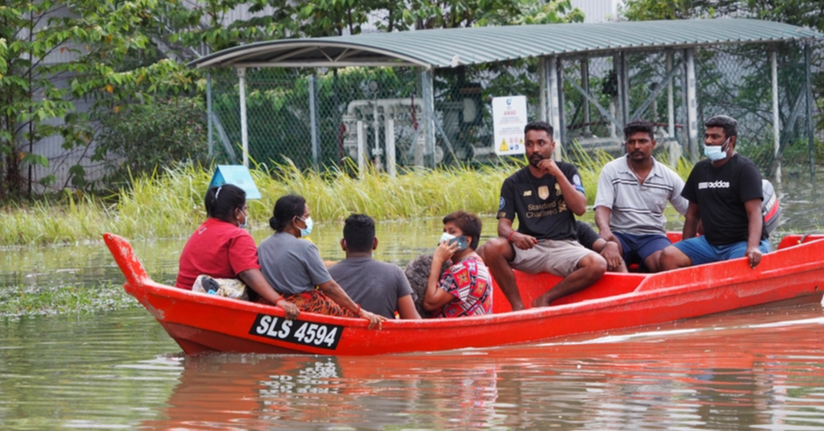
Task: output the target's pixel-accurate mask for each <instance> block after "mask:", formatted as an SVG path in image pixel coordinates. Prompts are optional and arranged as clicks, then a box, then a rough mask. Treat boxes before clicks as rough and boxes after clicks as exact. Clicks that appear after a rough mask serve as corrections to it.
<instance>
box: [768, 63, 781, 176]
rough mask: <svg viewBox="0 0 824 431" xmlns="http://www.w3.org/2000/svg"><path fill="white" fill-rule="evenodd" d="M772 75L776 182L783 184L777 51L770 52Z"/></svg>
mask: <svg viewBox="0 0 824 431" xmlns="http://www.w3.org/2000/svg"><path fill="white" fill-rule="evenodd" d="M770 75H771V76H772V111H773V145H774V148H773V161H774V162H775V180H776V181H777V182H779V183H780V182H781V162H780V161H779V160H778V151H779V149H780V148H781V127H780V125H779V121H780V118H779V111H778V57H777V55H776V50H775V49H773V50H770Z"/></svg>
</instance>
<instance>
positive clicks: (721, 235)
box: [681, 154, 769, 245]
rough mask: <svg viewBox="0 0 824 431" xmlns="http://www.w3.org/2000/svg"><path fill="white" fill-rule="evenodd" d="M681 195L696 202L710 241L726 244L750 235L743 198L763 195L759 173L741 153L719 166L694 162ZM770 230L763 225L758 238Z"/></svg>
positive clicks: (765, 237)
mask: <svg viewBox="0 0 824 431" xmlns="http://www.w3.org/2000/svg"><path fill="white" fill-rule="evenodd" d="M681 196H683V197H685V198H687V200H689V201H690V202H694V203H697V204H698V208H699V211H700V212H701V221H702V223H703V224H704V236H706V238H707V242H709V243H710V244H712V245H726V244H732V243H734V242H739V241H747V240H748V239H749V225H750V222H749V218H747V210H746V208H745V207H744V202H746V201H748V200H751V199H763V189H762V186H761V173H760V172H758V168H757V167H756V166H755V164H754V163H753V162H751V161H750V160H749V159H747V158H746V157H744V156H742V155H740V154H733V156H732V158H730V160H728V161H727V163H724V165H723V166H721V167H720V168H716V167H715V166H713V165H712V162H711V161H710V160H708V159H705V160H701V161H700V162H698V163H696V164H695V167H694V168H693V169H692V172H690V176H689V178H687V183H686V184H685V185H684V190H683V191H682V192H681ZM768 236H769V234H768V233H767V230H766V229H764V228H763V227H762V229H761V239H767V237H768Z"/></svg>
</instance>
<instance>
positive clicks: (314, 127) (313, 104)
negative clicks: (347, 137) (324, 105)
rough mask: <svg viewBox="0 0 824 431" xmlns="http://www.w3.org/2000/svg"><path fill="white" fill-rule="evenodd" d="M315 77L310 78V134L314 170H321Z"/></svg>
mask: <svg viewBox="0 0 824 431" xmlns="http://www.w3.org/2000/svg"><path fill="white" fill-rule="evenodd" d="M316 79H317V78H316V77H315V75H312V76H310V77H309V133H310V139H311V141H312V168H313V169H314V170H315V172H318V170H319V166H320V164H319V159H320V144H319V143H318V108H317V100H316V99H317V92H316V90H315V80H316Z"/></svg>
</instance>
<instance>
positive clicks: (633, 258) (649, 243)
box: [612, 232, 672, 266]
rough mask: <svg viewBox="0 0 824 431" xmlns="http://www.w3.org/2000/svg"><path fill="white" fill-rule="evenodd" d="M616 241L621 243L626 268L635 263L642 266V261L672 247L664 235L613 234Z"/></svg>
mask: <svg viewBox="0 0 824 431" xmlns="http://www.w3.org/2000/svg"><path fill="white" fill-rule="evenodd" d="M612 234H613V235H615V237H616V238H618V241H620V242H621V250H623V251H624V256H623V257H624V262H626V264H627V266H630V265H632V264H634V263H637V264H639V265H641V266H643V264H644V261H645V260H646V259H647V258H648V257H650V255H652V254H653V253H655V252H656V251H660V250H663V249H665V248H666V247H667V246H668V245H672V243H671V242H670V240H669V238H667V236H666V235H661V234H657V233H654V234H648V235H633V234H630V233H618V232H613V233H612Z"/></svg>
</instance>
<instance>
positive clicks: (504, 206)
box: [498, 162, 584, 240]
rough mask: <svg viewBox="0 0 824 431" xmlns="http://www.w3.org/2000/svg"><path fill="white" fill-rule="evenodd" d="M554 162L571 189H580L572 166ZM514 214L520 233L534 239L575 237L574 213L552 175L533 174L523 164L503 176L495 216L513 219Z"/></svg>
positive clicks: (578, 178)
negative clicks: (508, 174) (517, 169)
mask: <svg viewBox="0 0 824 431" xmlns="http://www.w3.org/2000/svg"><path fill="white" fill-rule="evenodd" d="M555 163H556V164H557V165H558V168H559V169H561V172H563V173H564V175H565V176H566V177H567V179H568V180H569V182H570V183H571V184H572V185H573V186H574V187H575V189H576V190H578V191H580V192H581V193H583V192H584V186H583V185H582V184H581V177H580V176H579V175H578V170H577V169H575V166H574V165H572V164H570V163H565V162H555ZM516 214H517V215H518V232H520V233H523V234H527V235H531V236H533V237H535V238H537V239H554V240H558V239H570V240H575V239H576V234H575V216H574V214H573V213H572V211H570V210H569V208H567V204H566V201H565V200H564V196H563V194H562V192H561V186H560V185H559V184H558V181H557V180H556V179H555V177H554V176H552V175H549V174H546V175H544V176H543V177H541V178H535V177H534V176H533V175H532V174H531V173H530V172H529V166H526V167H524V168H523V169H520V170H519V171H518V172H515V173H514V174H512V175H510V176H509V178H507V179H506V180H504V185H503V187H501V203H500V207H499V208H498V218H499V219H500V218H502V217H504V218H507V219H509V220H513V221H514V220H515V215H516Z"/></svg>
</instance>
